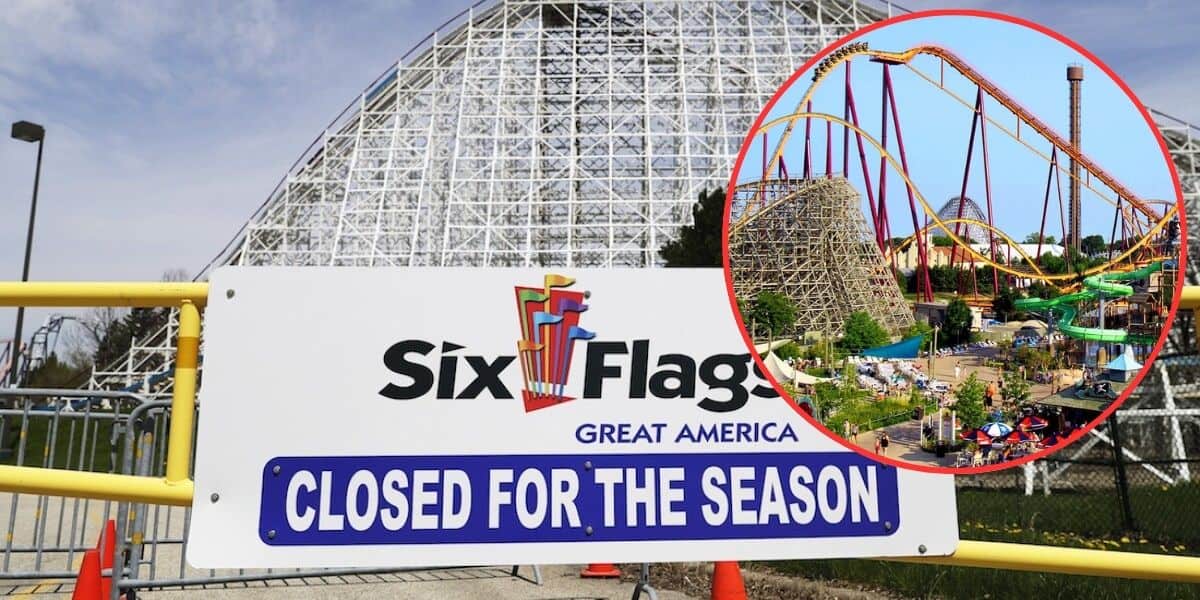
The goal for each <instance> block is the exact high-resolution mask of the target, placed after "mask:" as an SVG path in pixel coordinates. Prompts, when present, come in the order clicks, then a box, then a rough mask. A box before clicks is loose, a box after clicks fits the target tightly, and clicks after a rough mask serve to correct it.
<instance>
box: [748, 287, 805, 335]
mask: <svg viewBox="0 0 1200 600" xmlns="http://www.w3.org/2000/svg"><path fill="white" fill-rule="evenodd" d="M742 314H743V315H744V316H745V317H746V318H748V319H749V320H750V322H751V323H753V324H754V329H755V333H756V334H762V335H766V336H768V337H770V338H774V337H775V336H776V335H777V334H780V333H784V332H787V331H790V329H791V328H792V327H793V326H794V325H795V324H796V305H795V304H794V303H793V302H792V300H791V299H790V298H788V297H787V296H784V295H783V294H780V293H776V292H759V293H758V295H757V296H755V297H754V304H752V305H751V306H750V314H748V315H747V314H745V313H742Z"/></svg>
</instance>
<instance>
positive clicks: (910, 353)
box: [862, 335, 923, 358]
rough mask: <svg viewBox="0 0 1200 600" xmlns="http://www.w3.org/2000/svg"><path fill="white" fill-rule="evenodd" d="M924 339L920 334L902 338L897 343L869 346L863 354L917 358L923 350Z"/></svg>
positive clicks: (879, 356) (876, 356)
mask: <svg viewBox="0 0 1200 600" xmlns="http://www.w3.org/2000/svg"><path fill="white" fill-rule="evenodd" d="M922 339H923V338H922V336H919V335H918V336H914V337H910V338H908V339H903V340H900V341H898V342H896V343H895V344H888V345H886V346H877V347H875V348H867V349H866V350H863V351H862V355H863V356H872V357H875V358H916V357H917V353H918V352H920V350H921V340H922Z"/></svg>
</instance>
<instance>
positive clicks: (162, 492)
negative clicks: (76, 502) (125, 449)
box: [0, 466, 194, 506]
mask: <svg viewBox="0 0 1200 600" xmlns="http://www.w3.org/2000/svg"><path fill="white" fill-rule="evenodd" d="M0 490H3V491H6V492H17V493H22V494H37V495H47V496H66V497H68V498H93V499H96V500H114V501H119V502H146V503H150V504H166V505H171V506H191V505H192V494H193V491H194V486H193V485H192V482H191V481H189V480H186V479H185V480H183V481H176V482H168V481H167V480H166V479H163V478H161V477H144V476H137V475H120V474H116V473H91V472H88V471H68V470H65V469H42V468H38V467H12V466H0Z"/></svg>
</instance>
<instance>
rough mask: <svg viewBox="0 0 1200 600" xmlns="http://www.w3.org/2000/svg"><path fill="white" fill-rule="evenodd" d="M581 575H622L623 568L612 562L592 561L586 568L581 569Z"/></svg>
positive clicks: (595, 576) (601, 576)
mask: <svg viewBox="0 0 1200 600" xmlns="http://www.w3.org/2000/svg"><path fill="white" fill-rule="evenodd" d="M579 576H580V577H592V578H605V577H620V576H621V570H620V569H618V568H617V566H616V565H614V564H612V563H591V564H589V565H588V566H587V568H586V569H584V570H583V571H580V573H579Z"/></svg>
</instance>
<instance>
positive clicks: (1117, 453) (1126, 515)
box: [1108, 412, 1137, 531]
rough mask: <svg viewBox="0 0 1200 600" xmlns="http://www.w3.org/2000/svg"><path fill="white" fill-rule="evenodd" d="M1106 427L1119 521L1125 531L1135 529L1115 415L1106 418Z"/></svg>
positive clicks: (1118, 426) (1114, 413)
mask: <svg viewBox="0 0 1200 600" xmlns="http://www.w3.org/2000/svg"><path fill="white" fill-rule="evenodd" d="M1108 427H1109V429H1111V430H1112V449H1113V469H1114V470H1115V474H1116V478H1117V497H1118V498H1120V500H1121V519H1122V522H1123V523H1122V524H1123V525H1124V527H1125V530H1126V531H1134V530H1136V529H1137V526H1136V525H1135V523H1134V521H1133V506H1132V505H1131V504H1130V503H1129V480H1128V479H1127V478H1126V477H1125V457H1124V456H1122V454H1124V453H1123V452H1122V446H1121V426H1120V424H1119V423H1118V422H1117V413H1116V412H1113V414H1112V416H1110V417H1109V418H1108Z"/></svg>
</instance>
